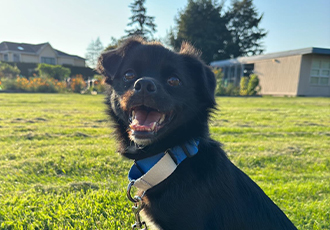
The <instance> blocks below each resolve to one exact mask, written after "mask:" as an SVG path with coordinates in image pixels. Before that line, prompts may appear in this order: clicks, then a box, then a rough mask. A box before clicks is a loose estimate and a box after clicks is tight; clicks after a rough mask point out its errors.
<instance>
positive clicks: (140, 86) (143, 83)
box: [134, 77, 157, 93]
mask: <svg viewBox="0 0 330 230" xmlns="http://www.w3.org/2000/svg"><path fill="white" fill-rule="evenodd" d="M134 90H135V91H136V92H146V93H156V92H157V86H156V84H155V82H154V81H153V79H152V78H148V77H143V78H139V79H137V80H136V82H135V83H134Z"/></svg>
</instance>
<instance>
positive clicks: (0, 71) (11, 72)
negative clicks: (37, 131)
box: [0, 62, 21, 78]
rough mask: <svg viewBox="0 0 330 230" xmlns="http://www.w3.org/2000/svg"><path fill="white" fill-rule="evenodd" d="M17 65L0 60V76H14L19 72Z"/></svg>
mask: <svg viewBox="0 0 330 230" xmlns="http://www.w3.org/2000/svg"><path fill="white" fill-rule="evenodd" d="M20 72H21V71H20V70H19V69H18V68H17V66H11V65H9V64H7V63H5V62H0V78H2V77H11V78H13V77H15V76H17V75H19V74H20Z"/></svg>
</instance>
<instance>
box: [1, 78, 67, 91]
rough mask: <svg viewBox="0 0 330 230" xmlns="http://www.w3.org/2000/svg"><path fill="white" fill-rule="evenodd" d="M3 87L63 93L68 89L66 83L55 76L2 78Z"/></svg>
mask: <svg viewBox="0 0 330 230" xmlns="http://www.w3.org/2000/svg"><path fill="white" fill-rule="evenodd" d="M2 85H3V89H5V90H20V91H23V92H39V93H63V92H65V91H66V89H67V87H66V83H65V82H59V81H57V80H55V79H53V78H48V79H44V78H40V77H36V78H30V79H27V78H24V77H17V78H16V79H11V78H5V79H3V80H2Z"/></svg>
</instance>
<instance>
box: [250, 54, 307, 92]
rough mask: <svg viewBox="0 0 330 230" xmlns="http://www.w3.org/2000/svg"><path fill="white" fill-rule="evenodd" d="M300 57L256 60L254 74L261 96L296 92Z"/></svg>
mask: <svg viewBox="0 0 330 230" xmlns="http://www.w3.org/2000/svg"><path fill="white" fill-rule="evenodd" d="M301 57H302V56H301V55H296V56H288V57H279V58H274V59H264V60H257V61H254V62H251V63H254V73H255V74H257V75H258V77H259V79H260V86H261V92H260V93H261V94H262V95H278V96H283V95H291V96H295V95H297V92H298V80H299V73H300V65H301Z"/></svg>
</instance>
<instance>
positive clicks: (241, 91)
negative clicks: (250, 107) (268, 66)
mask: <svg viewBox="0 0 330 230" xmlns="http://www.w3.org/2000/svg"><path fill="white" fill-rule="evenodd" d="M213 73H214V75H215V78H216V81H217V86H216V90H215V95H217V96H238V95H241V96H254V95H257V94H258V93H259V92H260V89H261V87H260V86H259V78H258V76H257V75H256V74H251V75H250V76H249V77H242V78H241V81H240V86H239V87H237V86H235V85H234V84H233V83H229V84H227V82H225V81H224V79H223V73H222V70H221V69H213Z"/></svg>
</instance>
